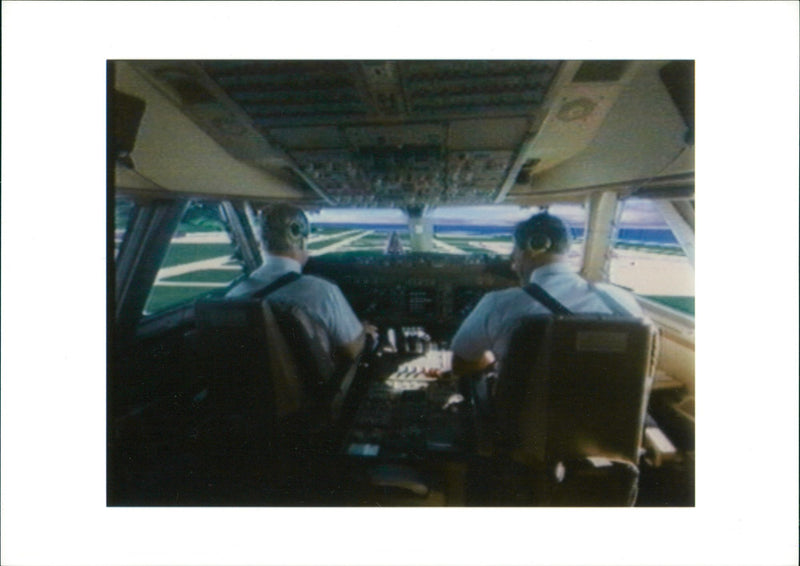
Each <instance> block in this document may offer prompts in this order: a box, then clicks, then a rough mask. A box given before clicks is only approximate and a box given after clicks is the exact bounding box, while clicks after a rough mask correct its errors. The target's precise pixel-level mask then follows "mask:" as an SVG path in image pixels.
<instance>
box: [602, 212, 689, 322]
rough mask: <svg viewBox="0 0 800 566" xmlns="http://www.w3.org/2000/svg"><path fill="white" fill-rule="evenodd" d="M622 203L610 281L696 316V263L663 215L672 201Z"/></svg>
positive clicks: (610, 267)
mask: <svg viewBox="0 0 800 566" xmlns="http://www.w3.org/2000/svg"><path fill="white" fill-rule="evenodd" d="M621 206H622V209H621V213H620V217H619V223H618V229H617V238H616V241H615V243H614V248H613V251H612V256H611V261H610V263H609V279H610V281H611V282H612V283H616V284H618V285H621V286H623V287H627V288H629V289H632V290H633V291H634V292H635V293H636V294H638V295H640V296H642V297H645V298H647V299H651V300H653V301H656V302H658V303H661V304H663V305H666V306H668V307H670V308H673V309H676V310H679V311H681V312H684V313H686V314H690V315H694V263H693V261H692V260H691V258H690V257H689V256H688V255H687V253H686V251H685V250H684V248H683V246H682V244H681V242H680V239H679V236H678V234H677V233H676V232H675V230H673V229H672V228H671V227H670V225H669V224H668V223H667V221H666V219H665V217H664V214H663V212H662V210H663V208H664V207H665V206H666V207H668V206H671V205H670V203H669V201H654V200H646V199H628V200H626V201H624V202H623V203H622V205H621Z"/></svg>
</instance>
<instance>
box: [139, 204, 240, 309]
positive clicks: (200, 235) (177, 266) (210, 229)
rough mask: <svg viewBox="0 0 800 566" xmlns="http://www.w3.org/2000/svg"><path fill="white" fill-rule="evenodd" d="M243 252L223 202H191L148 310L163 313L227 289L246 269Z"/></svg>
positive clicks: (161, 271)
mask: <svg viewBox="0 0 800 566" xmlns="http://www.w3.org/2000/svg"><path fill="white" fill-rule="evenodd" d="M239 256H240V254H239V253H237V250H236V246H235V245H234V243H233V239H232V238H231V235H230V233H229V232H228V229H227V225H226V223H225V220H224V216H223V214H222V212H221V210H220V204H219V203H217V202H214V201H203V200H196V201H192V202H190V203H189V205H188V207H187V208H186V212H185V213H184V215H183V217H182V218H181V221H180V224H179V225H178V228H177V230H176V231H175V233H174V235H173V236H172V239H171V241H170V244H169V248H168V249H167V253H166V256H165V257H164V261H163V262H162V264H161V268H160V269H159V271H158V275H157V276H156V280H155V282H154V283H153V287H152V289H151V291H150V295H149V297H148V299H147V303H146V304H145V308H144V314H145V315H151V314H155V313H159V312H162V311H165V310H167V309H170V308H172V307H174V306H177V305H179V304H182V303H186V302H188V301H190V300H193V299H196V298H198V297H200V296H202V295H206V294H209V293H215V292H216V293H223V292H224V291H225V289H226V288H228V287H229V285H230V284H231V283H232V282H233V281H234V280H236V279H237V278H238V277H239V276H241V275H242V274H243V273H244V268H243V265H242V261H241V259H240V257H239Z"/></svg>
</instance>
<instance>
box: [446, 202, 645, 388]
mask: <svg viewBox="0 0 800 566" xmlns="http://www.w3.org/2000/svg"><path fill="white" fill-rule="evenodd" d="M569 246H570V235H569V230H568V229H567V227H566V226H565V225H564V223H563V222H562V221H561V220H560V219H559V218H557V217H555V216H551V215H550V214H548V213H547V212H543V213H539V214H535V215H533V216H532V217H531V218H529V219H528V220H526V221H524V222H521V223H519V224H518V225H517V227H516V229H515V230H514V249H513V251H512V254H511V260H512V268H513V269H514V271H515V272H516V273H517V275H518V276H519V279H520V284H521V285H523V286H524V285H527V284H528V283H536V284H538V285H539V286H541V287H542V288H543V289H544V290H545V291H546V292H547V293H548V294H549V295H550V296H551V297H553V298H554V299H556V301H558V302H559V303H561V304H562V305H564V306H565V307H567V308H568V309H569V310H571V311H572V312H579V313H594V312H596V313H610V312H612V311H611V309H610V308H609V307H608V306H607V304H606V302H605V301H603V300H602V299H601V297H600V295H599V294H598V292H597V290H596V289H597V288H600V289H602V291H604V292H605V293H606V294H607V295H609V296H610V297H611V298H612V299H613V300H614V301H615V302H617V303H618V304H619V305H620V306H621V307H622V309H623V310H625V311H627V312H628V313H629V314H630V315H631V316H637V317H640V316H643V314H642V310H641V307H640V306H639V304H638V303H637V302H636V299H635V298H634V297H633V295H631V294H630V293H628V292H627V291H624V290H623V289H619V288H616V287H613V286H611V285H601V284H595V286H594V288H593V286H592V284H590V283H589V282H588V281H586V280H585V279H583V278H582V277H581V276H580V275H578V274H577V273H575V272H574V271H573V270H572V269H571V268H570V266H569V265H568V264H567V263H566V253H567V251H568V250H569ZM550 312H551V310H550V309H549V308H547V307H546V306H544V305H543V304H541V303H540V302H538V301H537V300H535V299H534V298H533V297H531V296H530V295H529V294H528V293H527V292H525V291H524V290H523V289H522V287H515V288H512V289H504V290H502V291H493V292H489V293H487V294H486V295H484V297H483V298H482V299H481V300H480V301H479V302H478V304H477V305H476V307H475V309H474V310H473V311H472V312H471V313H470V314H469V316H467V318H466V319H465V320H464V322H463V323H462V324H461V327H460V328H459V329H458V332H456V335H455V336H454V337H453V340H452V343H451V349H452V351H453V371H454V372H455V373H457V374H461V375H464V374H470V373H475V372H479V371H481V370H483V369H485V368H487V367H488V366H490V365H491V364H492V363H493V362H494V361H495V359H498V358H502V357H504V356H505V354H506V351H507V349H508V342H509V339H510V337H511V333H512V331H513V330H514V328H515V326H516V324H517V323H518V322H519V321H520V320H521V319H522V318H524V317H527V316H529V315H536V314H549V313H550Z"/></svg>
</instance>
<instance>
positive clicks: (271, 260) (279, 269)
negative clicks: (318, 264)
mask: <svg viewBox="0 0 800 566" xmlns="http://www.w3.org/2000/svg"><path fill="white" fill-rule="evenodd" d="M302 270H303V266H301V265H300V262H299V261H297V260H296V259H292V258H290V257H285V256H281V255H272V254H267V257H266V259H265V260H264V263H263V265H262V266H261V267H259V268H258V269H257V270H256V271H255V272H254V273H253V276H255V277H258V278H259V279H272V278H274V277H277V276H279V275H283V274H284V273H288V272H290V271H294V272H295V273H300V272H302Z"/></svg>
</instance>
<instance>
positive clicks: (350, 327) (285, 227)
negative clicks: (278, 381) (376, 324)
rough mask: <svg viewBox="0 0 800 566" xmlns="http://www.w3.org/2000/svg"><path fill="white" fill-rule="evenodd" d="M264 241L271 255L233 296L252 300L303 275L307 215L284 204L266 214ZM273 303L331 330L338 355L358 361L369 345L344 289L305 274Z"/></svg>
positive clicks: (230, 294)
mask: <svg viewBox="0 0 800 566" xmlns="http://www.w3.org/2000/svg"><path fill="white" fill-rule="evenodd" d="M261 227H262V232H263V233H262V237H263V239H264V243H265V245H266V247H267V251H268V255H267V258H266V259H265V261H264V263H263V265H261V267H259V268H258V269H256V270H255V271H254V272H253V273H251V274H250V277H249V278H248V279H246V280H245V281H242V282H241V283H239V284H238V285H236V286H235V287H234V288H233V289H231V290H230V291H229V292H228V294H227V296H228V297H241V296H247V295H250V294H252V293H255V292H256V291H259V290H261V289H263V288H264V287H266V286H267V285H269V284H270V283H272V282H273V281H275V280H277V279H278V278H279V277H281V276H283V275H285V274H287V273H289V272H296V273H300V272H301V271H302V269H303V266H304V265H305V264H306V262H307V261H308V251H307V249H306V244H307V240H308V236H309V234H310V226H309V222H308V218H307V217H306V215H305V213H304V212H303V211H302V210H301V209H300V208H297V207H295V206H291V205H287V204H279V205H275V206H272V207H270V208H269V209H267V210H266V211H265V212H264V213H263V215H262V226H261ZM269 300H270V302H271V303H272V302H274V303H282V304H288V305H294V306H297V307H299V308H301V309H302V310H303V311H304V312H305V313H306V314H307V315H308V316H309V317H311V318H312V319H313V320H315V321H316V322H317V323H319V324H320V325H321V326H322V328H324V329H325V330H326V332H327V333H328V336H329V338H330V342H331V344H332V345H333V346H334V347H335V348H336V353H338V354H342V355H344V356H346V357H348V358H350V359H355V358H356V357H357V356H358V354H359V353H360V352H361V350H362V349H363V346H364V338H365V328H364V325H363V324H362V323H361V321H359V320H358V318H357V317H356V315H355V313H354V312H353V309H352V308H351V307H350V304H349V303H348V302H347V299H346V298H345V296H344V295H343V294H342V291H341V290H340V289H339V287H337V286H336V285H334V284H333V283H331V282H329V281H326V280H324V279H321V278H319V277H315V276H313V275H303V276H302V277H300V278H299V279H296V280H294V281H291V282H290V283H287V284H285V285H283V286H282V287H280V288H278V289H277V290H275V291H273V292H272V293H270V295H269Z"/></svg>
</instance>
